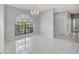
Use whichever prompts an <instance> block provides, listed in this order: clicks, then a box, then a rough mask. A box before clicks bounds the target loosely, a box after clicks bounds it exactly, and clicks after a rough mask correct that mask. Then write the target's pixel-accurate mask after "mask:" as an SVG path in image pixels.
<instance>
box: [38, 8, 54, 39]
mask: <svg viewBox="0 0 79 59" xmlns="http://www.w3.org/2000/svg"><path fill="white" fill-rule="evenodd" d="M39 32H40V35H43V36H46V37H48V38H53V36H54V35H53V34H54V33H53V9H49V10H46V11H44V12H42V13H41V14H40V19H39Z"/></svg>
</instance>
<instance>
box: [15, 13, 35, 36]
mask: <svg viewBox="0 0 79 59" xmlns="http://www.w3.org/2000/svg"><path fill="white" fill-rule="evenodd" d="M32 32H33V20H32V18H31V17H29V16H28V15H26V14H21V15H19V16H18V17H16V23H15V35H22V34H28V33H32Z"/></svg>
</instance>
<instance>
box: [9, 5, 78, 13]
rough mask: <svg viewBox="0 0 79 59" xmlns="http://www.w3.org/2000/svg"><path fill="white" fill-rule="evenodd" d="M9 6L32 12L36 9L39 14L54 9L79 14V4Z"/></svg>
mask: <svg viewBox="0 0 79 59" xmlns="http://www.w3.org/2000/svg"><path fill="white" fill-rule="evenodd" d="M9 5H10V6H13V7H17V8H22V9H27V10H32V9H34V8H36V9H37V10H39V11H40V12H42V11H45V10H47V9H50V8H54V9H55V11H56V12H61V11H69V12H70V13H77V14H78V13H79V4H9Z"/></svg>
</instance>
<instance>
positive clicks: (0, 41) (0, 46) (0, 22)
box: [0, 4, 5, 53]
mask: <svg viewBox="0 0 79 59" xmlns="http://www.w3.org/2000/svg"><path fill="white" fill-rule="evenodd" d="M4 38H5V37H4V5H1V4H0V53H3V52H4Z"/></svg>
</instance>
